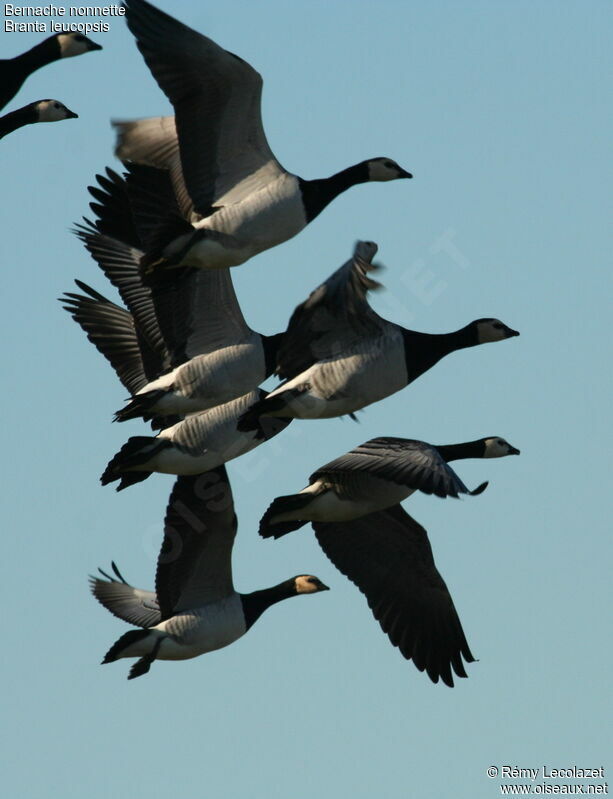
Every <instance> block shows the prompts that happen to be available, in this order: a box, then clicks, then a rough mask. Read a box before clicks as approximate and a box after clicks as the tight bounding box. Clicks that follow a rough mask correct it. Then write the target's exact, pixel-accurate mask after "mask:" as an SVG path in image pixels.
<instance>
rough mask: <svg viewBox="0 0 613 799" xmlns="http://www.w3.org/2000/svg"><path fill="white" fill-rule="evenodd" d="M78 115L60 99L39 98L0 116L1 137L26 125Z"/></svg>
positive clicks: (56, 120)
mask: <svg viewBox="0 0 613 799" xmlns="http://www.w3.org/2000/svg"><path fill="white" fill-rule="evenodd" d="M78 116H79V115H78V114H75V112H74V111H71V110H70V109H69V108H66V106H65V105H64V104H63V103H60V101H59V100H37V101H36V102H35V103H28V105H24V106H23V108H18V109H17V110H16V111H11V112H10V113H9V114H5V115H4V116H2V117H0V139H1V138H3V137H4V136H6V135H7V134H9V133H12V132H13V131H15V130H17V129H18V128H23V127H25V125H34V124H35V123H37V122H61V121H62V120H63V119H76V118H77V117H78Z"/></svg>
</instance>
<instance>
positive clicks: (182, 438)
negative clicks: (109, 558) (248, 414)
mask: <svg viewBox="0 0 613 799" xmlns="http://www.w3.org/2000/svg"><path fill="white" fill-rule="evenodd" d="M265 394H266V392H265V391H261V390H260V389H257V390H255V391H250V392H249V394H245V396H244V397H239V398H238V399H235V400H231V401H230V402H226V403H224V404H223V405H217V406H216V407H214V408H209V410H207V411H201V412H200V413H194V414H191V415H190V416H187V417H186V418H185V419H183V420H181V421H180V422H177V423H176V424H174V425H172V426H171V427H168V428H166V429H165V430H162V432H161V433H158V435H157V436H155V437H154V436H132V438H129V439H128V441H127V442H126V443H125V444H124V445H123V447H122V448H121V449H120V450H119V452H117V454H116V455H114V456H113V458H112V459H111V460H110V461H109V463H108V465H107V467H106V469H105V471H104V473H103V474H102V477H101V478H100V482H101V483H102V485H107V484H108V483H113V482H115V481H117V480H119V481H120V482H119V485H118V486H117V491H121V490H122V489H124V488H127V487H128V486H130V485H133V484H134V483H139V482H141V481H142V480H146V479H147V477H149V475H151V474H153V472H159V473H161V474H177V475H179V474H183V475H187V474H200V473H201V472H204V471H208V470H209V469H214V468H216V467H217V466H221V465H222V464H224V463H227V462H228V461H229V460H233V459H234V458H238V457H240V456H241V455H244V454H245V453H247V452H250V451H251V450H252V449H255V447H258V446H259V445H260V444H262V443H263V442H264V441H268V440H269V439H271V438H273V437H274V436H276V435H277V434H278V433H280V432H281V431H282V430H284V429H285V428H286V427H287V425H288V424H289V423H290V422H291V419H263V420H262V423H261V424H260V425H259V427H258V428H256V429H254V430H250V431H249V432H247V433H241V432H239V431H238V430H237V428H236V423H237V420H238V418H239V416H240V415H241V414H242V413H244V412H245V411H246V409H247V408H248V407H249V406H250V405H252V404H253V402H254V401H257V400H258V398H261V397H264V396H265Z"/></svg>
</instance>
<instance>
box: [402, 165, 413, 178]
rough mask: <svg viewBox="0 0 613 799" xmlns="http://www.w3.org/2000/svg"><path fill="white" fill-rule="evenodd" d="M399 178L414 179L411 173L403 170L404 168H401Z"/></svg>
mask: <svg viewBox="0 0 613 799" xmlns="http://www.w3.org/2000/svg"><path fill="white" fill-rule="evenodd" d="M399 177H401V178H412V177H413V175H412V174H411V173H410V172H407V171H406V169H402V167H401V169H400V175H399Z"/></svg>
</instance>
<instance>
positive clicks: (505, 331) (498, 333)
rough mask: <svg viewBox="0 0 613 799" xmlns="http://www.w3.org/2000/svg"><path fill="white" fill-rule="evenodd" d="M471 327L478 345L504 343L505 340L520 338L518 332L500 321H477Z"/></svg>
mask: <svg viewBox="0 0 613 799" xmlns="http://www.w3.org/2000/svg"><path fill="white" fill-rule="evenodd" d="M470 327H472V328H473V329H474V332H475V335H476V339H477V344H487V343H488V342H490V341H502V340H503V339H505V338H511V337H512V336H519V333H518V331H517V330H513V328H512V327H509V326H508V325H505V323H504V322H501V321H500V320H499V319H475V321H474V322H471V324H470Z"/></svg>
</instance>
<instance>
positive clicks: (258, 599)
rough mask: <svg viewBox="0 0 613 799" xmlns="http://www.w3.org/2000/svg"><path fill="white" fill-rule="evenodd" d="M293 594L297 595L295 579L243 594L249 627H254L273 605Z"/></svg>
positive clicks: (244, 610)
mask: <svg viewBox="0 0 613 799" xmlns="http://www.w3.org/2000/svg"><path fill="white" fill-rule="evenodd" d="M292 596H296V586H295V583H294V580H286V581H285V582H283V583H279V585H274V586H273V587H272V588H263V589H262V590H261V591H252V592H251V593H250V594H241V602H242V603H243V613H244V614H245V623H246V625H247V629H249V628H250V627H252V626H253V625H254V624H255V622H256V621H257V620H258V619H259V618H260V616H261V615H262V613H264V611H265V610H268V608H269V607H270V606H271V605H275V604H276V603H277V602H281V600H283V599H289V598H290V597H292Z"/></svg>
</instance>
